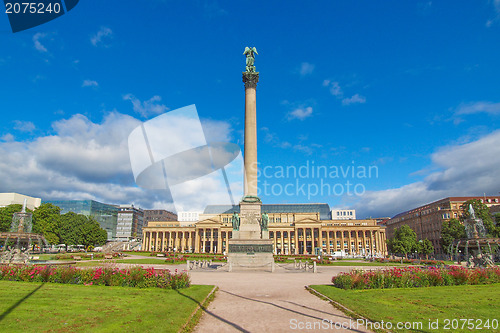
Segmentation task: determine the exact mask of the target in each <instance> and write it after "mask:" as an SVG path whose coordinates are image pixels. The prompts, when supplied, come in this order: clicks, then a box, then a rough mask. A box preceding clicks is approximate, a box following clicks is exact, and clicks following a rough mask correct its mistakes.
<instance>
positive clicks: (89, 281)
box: [0, 265, 191, 289]
mask: <svg viewBox="0 0 500 333" xmlns="http://www.w3.org/2000/svg"><path fill="white" fill-rule="evenodd" d="M0 280H8V281H25V282H30V281H33V282H53V283H69V284H84V285H102V286H121V287H138V288H165V289H180V288H187V287H189V285H190V283H191V282H190V279H189V276H188V274H187V273H186V272H182V273H177V270H176V271H175V273H171V272H170V271H169V270H158V269H154V268H148V269H143V268H141V267H135V268H131V269H118V268H102V267H97V268H92V269H77V268H75V267H73V266H57V267H55V266H28V265H23V266H21V265H19V266H17V265H16V266H7V265H2V266H0Z"/></svg>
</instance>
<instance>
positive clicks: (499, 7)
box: [486, 0, 500, 28]
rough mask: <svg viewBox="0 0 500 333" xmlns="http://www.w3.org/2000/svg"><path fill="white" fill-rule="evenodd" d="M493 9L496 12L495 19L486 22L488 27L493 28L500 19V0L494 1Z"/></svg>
mask: <svg viewBox="0 0 500 333" xmlns="http://www.w3.org/2000/svg"><path fill="white" fill-rule="evenodd" d="M492 3H493V8H494V10H495V14H496V15H495V17H494V18H493V19H489V20H487V21H486V27H488V28H489V27H491V26H492V25H493V23H495V21H498V20H499V19H500V0H493V1H492Z"/></svg>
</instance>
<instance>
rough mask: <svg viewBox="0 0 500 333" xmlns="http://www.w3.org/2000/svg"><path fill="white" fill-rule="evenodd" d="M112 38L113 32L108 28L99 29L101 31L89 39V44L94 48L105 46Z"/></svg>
mask: <svg viewBox="0 0 500 333" xmlns="http://www.w3.org/2000/svg"><path fill="white" fill-rule="evenodd" d="M112 38H113V31H112V30H111V29H110V28H108V27H101V29H100V30H99V31H98V32H97V33H96V34H95V35H94V36H92V37H91V38H90V42H91V43H92V45H94V46H107V44H108V43H109V41H110V40H111V39H112Z"/></svg>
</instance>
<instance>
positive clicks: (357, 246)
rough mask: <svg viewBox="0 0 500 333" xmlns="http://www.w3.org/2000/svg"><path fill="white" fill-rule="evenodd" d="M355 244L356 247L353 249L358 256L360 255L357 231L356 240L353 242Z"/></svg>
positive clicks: (357, 233)
mask: <svg viewBox="0 0 500 333" xmlns="http://www.w3.org/2000/svg"><path fill="white" fill-rule="evenodd" d="M355 242H356V247H355V249H356V253H357V254H358V255H360V254H361V253H359V230H356V240H355Z"/></svg>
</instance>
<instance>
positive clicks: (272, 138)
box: [261, 127, 292, 148]
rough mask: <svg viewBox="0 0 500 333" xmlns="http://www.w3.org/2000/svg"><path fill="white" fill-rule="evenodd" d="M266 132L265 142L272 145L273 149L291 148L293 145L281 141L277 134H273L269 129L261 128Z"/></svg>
mask: <svg viewBox="0 0 500 333" xmlns="http://www.w3.org/2000/svg"><path fill="white" fill-rule="evenodd" d="M261 130H262V132H264V142H266V143H269V144H271V145H272V146H273V147H279V148H290V147H291V146H292V144H291V143H290V142H287V141H281V140H280V138H279V137H278V135H277V134H276V133H273V132H271V131H270V130H269V128H267V127H262V128H261Z"/></svg>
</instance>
